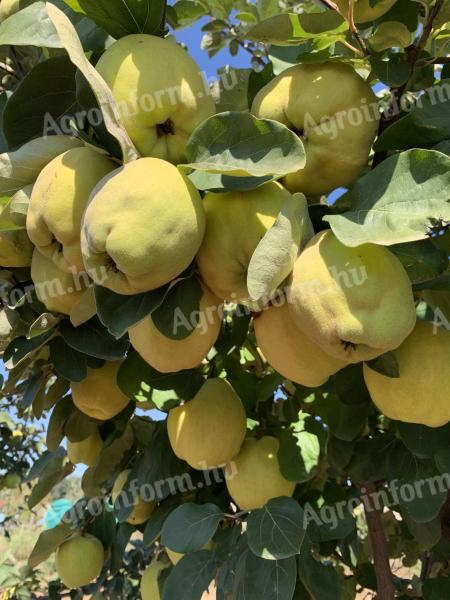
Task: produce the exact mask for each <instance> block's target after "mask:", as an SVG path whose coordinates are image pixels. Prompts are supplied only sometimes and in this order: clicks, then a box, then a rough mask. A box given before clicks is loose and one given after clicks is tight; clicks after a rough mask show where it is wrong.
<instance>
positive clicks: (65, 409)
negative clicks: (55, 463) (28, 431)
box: [46, 396, 76, 452]
mask: <svg viewBox="0 0 450 600" xmlns="http://www.w3.org/2000/svg"><path fill="white" fill-rule="evenodd" d="M75 410H76V408H75V405H74V403H73V402H72V398H71V397H70V396H66V397H65V398H62V399H61V400H60V401H59V402H58V403H57V404H56V406H55V408H54V409H53V412H52V414H51V416H50V420H49V423H48V426H47V437H46V444H47V448H48V449H49V450H50V451H51V452H55V451H56V450H57V449H58V447H59V445H60V443H61V442H62V440H63V438H64V435H65V434H64V427H65V425H66V423H67V421H68V419H69V417H70V416H71V415H72V414H73V413H74V412H75Z"/></svg>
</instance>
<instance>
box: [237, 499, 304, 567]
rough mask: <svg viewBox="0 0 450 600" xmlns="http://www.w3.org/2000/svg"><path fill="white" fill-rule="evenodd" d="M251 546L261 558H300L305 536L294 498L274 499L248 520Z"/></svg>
mask: <svg viewBox="0 0 450 600" xmlns="http://www.w3.org/2000/svg"><path fill="white" fill-rule="evenodd" d="M247 535H248V545H249V547H250V550H251V551H252V552H253V553H254V554H255V555H256V556H260V557H261V558H265V559H270V560H280V559H283V558H290V557H291V556H295V555H296V554H300V548H301V545H302V542H303V538H304V536H305V522H304V514H303V510H302V509H301V508H300V505H299V504H298V502H297V501H296V500H293V499H292V498H275V499H273V500H269V502H268V503H267V504H266V505H265V506H264V507H263V508H261V509H259V510H254V511H253V512H252V513H251V514H250V517H249V518H248V520H247Z"/></svg>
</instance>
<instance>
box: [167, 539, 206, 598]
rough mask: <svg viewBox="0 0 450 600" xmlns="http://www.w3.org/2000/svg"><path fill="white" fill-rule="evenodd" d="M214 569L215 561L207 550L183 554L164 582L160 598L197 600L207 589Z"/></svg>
mask: <svg viewBox="0 0 450 600" xmlns="http://www.w3.org/2000/svg"><path fill="white" fill-rule="evenodd" d="M216 570H217V563H216V561H215V560H214V555H213V553H212V552H210V551H209V550H200V551H199V552H194V553H192V554H189V556H185V557H184V558H183V559H182V560H181V561H180V562H179V563H178V564H177V565H176V566H175V567H174V568H173V569H172V570H171V572H170V574H169V576H168V577H167V579H166V581H165V582H164V586H163V591H162V595H161V600H180V598H183V600H199V598H201V597H202V595H203V592H205V591H206V590H207V589H208V587H209V584H210V583H211V581H212V579H213V577H214V575H215V573H216Z"/></svg>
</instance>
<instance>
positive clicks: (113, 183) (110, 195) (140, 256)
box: [81, 158, 205, 294]
mask: <svg viewBox="0 0 450 600" xmlns="http://www.w3.org/2000/svg"><path fill="white" fill-rule="evenodd" d="M204 233H205V211H204V209H203V204H202V200H201V197H200V194H199V193H198V191H197V190H196V189H195V187H194V186H193V184H192V183H191V182H190V181H189V179H188V178H187V177H185V176H184V175H182V174H181V173H180V171H179V170H178V169H177V168H176V167H174V166H173V165H171V164H170V163H168V162H167V161H164V160H160V159H159V158H141V159H138V160H136V161H134V162H131V163H128V164H127V165H125V166H124V167H122V168H121V169H119V170H118V171H116V172H115V173H113V175H112V176H109V177H107V178H105V179H104V180H103V181H102V182H101V183H100V185H99V186H98V187H97V188H96V190H94V192H93V195H92V199H91V201H90V203H89V206H88V208H87V210H86V212H85V214H84V218H83V224H82V230H81V249H82V253H83V259H84V264H85V267H86V269H87V270H88V272H89V274H90V275H91V277H92V278H93V279H94V281H95V282H96V283H97V284H99V285H101V286H103V287H107V288H109V289H110V290H112V291H113V292H116V293H117V294H138V293H140V292H147V291H149V290H154V289H156V288H159V287H161V286H162V285H164V284H166V283H168V282H169V281H172V279H174V278H175V277H177V276H178V275H180V273H182V271H184V270H185V269H186V268H187V267H188V266H189V265H190V263H191V262H192V260H193V259H194V257H195V255H196V253H197V251H198V249H199V247H200V244H201V243H202V240H203V235H204Z"/></svg>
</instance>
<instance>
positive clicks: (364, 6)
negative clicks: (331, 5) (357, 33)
mask: <svg viewBox="0 0 450 600" xmlns="http://www.w3.org/2000/svg"><path fill="white" fill-rule="evenodd" d="M396 2H397V0H380V1H379V2H373V1H371V0H354V9H353V18H354V21H355V23H368V22H369V21H374V20H375V19H379V18H380V17H382V16H383V15H384V14H386V13H387V12H388V11H389V10H391V8H392V7H393V6H394V4H395V3H396ZM336 4H337V5H338V8H339V11H340V13H341V14H342V16H343V17H345V18H347V17H348V11H349V6H350V4H349V0H336Z"/></svg>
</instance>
